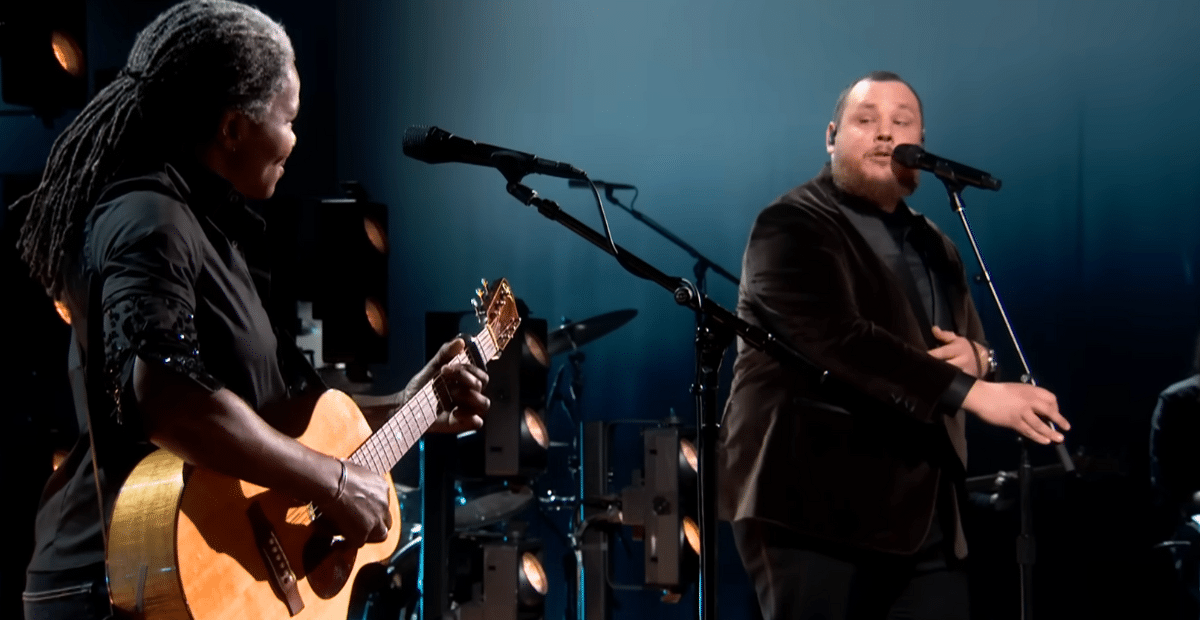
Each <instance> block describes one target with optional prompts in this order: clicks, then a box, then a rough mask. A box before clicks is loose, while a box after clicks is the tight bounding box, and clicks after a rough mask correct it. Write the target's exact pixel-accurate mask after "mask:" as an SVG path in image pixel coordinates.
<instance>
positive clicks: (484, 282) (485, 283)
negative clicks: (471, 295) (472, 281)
mask: <svg viewBox="0 0 1200 620" xmlns="http://www.w3.org/2000/svg"><path fill="white" fill-rule="evenodd" d="M479 281H480V282H481V283H482V284H483V290H485V291H486V290H487V288H488V281H487V278H480V279H479Z"/></svg>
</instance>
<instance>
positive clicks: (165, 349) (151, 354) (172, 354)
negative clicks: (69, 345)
mask: <svg viewBox="0 0 1200 620" xmlns="http://www.w3.org/2000/svg"><path fill="white" fill-rule="evenodd" d="M135 357H140V358H142V360H143V361H144V362H146V363H157V364H162V365H163V366H166V367H167V368H170V369H172V370H174V371H176V372H178V373H179V374H181V375H183V376H186V377H188V378H190V379H191V380H193V381H195V382H196V384H197V385H199V386H200V387H202V388H204V389H205V390H208V391H209V392H215V391H216V390H219V389H221V383H220V382H219V381H217V380H216V379H215V378H214V377H213V376H212V375H210V374H209V373H208V371H206V370H205V369H204V363H203V362H202V361H201V360H200V344H199V342H197V338H196V325H195V317H194V316H193V315H192V312H191V310H190V309H189V308H187V307H186V306H184V305H183V304H182V303H180V302H179V301H176V300H173V299H169V298H156V297H148V296H130V297H126V298H124V299H121V300H119V301H117V302H116V303H113V304H109V305H106V306H105V309H104V360H105V376H106V377H107V379H108V386H109V389H110V390H111V391H112V397H113V401H114V402H115V403H116V404H117V412H118V415H119V416H121V417H124V415H125V412H126V411H128V410H129V406H130V404H131V403H132V402H133V401H132V400H130V399H131V398H132V397H133V395H132V392H131V387H132V385H133V383H132V380H133V363H134V359H135Z"/></svg>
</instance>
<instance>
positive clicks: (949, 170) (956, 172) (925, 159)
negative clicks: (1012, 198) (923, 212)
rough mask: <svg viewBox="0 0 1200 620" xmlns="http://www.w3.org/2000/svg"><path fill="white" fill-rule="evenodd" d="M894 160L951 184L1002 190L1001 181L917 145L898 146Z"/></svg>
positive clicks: (893, 150) (894, 153)
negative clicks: (925, 171) (930, 173)
mask: <svg viewBox="0 0 1200 620" xmlns="http://www.w3.org/2000/svg"><path fill="white" fill-rule="evenodd" d="M892 160H893V161H895V162H896V163H898V164H900V165H901V166H904V167H906V168H919V169H921V170H928V171H929V172H932V173H933V174H934V175H935V176H937V177H939V178H941V179H944V180H946V181H950V182H951V183H962V184H963V185H970V186H972V187H978V188H980V189H990V190H999V189H1000V179H997V178H994V177H992V175H990V174H988V173H986V172H984V171H982V170H976V169H974V168H972V167H970V166H964V165H962V164H960V163H957V162H953V161H950V160H949V159H943V158H941V157H938V156H937V155H934V154H933V153H928V152H926V151H925V149H923V148H921V147H920V146H917V145H916V144H900V145H898V146H896V148H894V149H892Z"/></svg>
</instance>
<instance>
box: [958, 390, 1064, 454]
mask: <svg viewBox="0 0 1200 620" xmlns="http://www.w3.org/2000/svg"><path fill="white" fill-rule="evenodd" d="M962 406H963V409H966V410H967V411H970V412H971V413H974V414H975V415H977V416H979V418H980V419H982V420H983V421H984V422H987V423H988V424H994V425H996V426H1003V427H1005V428H1011V429H1013V430H1014V431H1017V432H1018V433H1021V434H1022V435H1024V436H1025V437H1028V438H1029V439H1032V440H1033V441H1036V442H1038V443H1040V444H1043V445H1045V444H1049V443H1052V442H1053V443H1061V442H1062V441H1063V434H1062V433H1060V432H1058V431H1055V430H1054V429H1052V428H1050V425H1049V424H1047V423H1046V420H1049V421H1051V422H1053V423H1054V424H1057V425H1058V427H1059V428H1060V429H1062V430H1070V429H1071V423H1070V422H1067V419H1066V418H1064V417H1062V414H1060V413H1059V412H1058V398H1056V397H1055V396H1054V394H1052V393H1051V392H1050V391H1048V390H1045V389H1043V388H1040V387H1037V386H1034V385H1027V384H1024V383H992V382H990V381H976V382H975V385H973V386H972V387H971V390H970V391H969V392H967V397H966V398H965V399H964V400H963V405H962Z"/></svg>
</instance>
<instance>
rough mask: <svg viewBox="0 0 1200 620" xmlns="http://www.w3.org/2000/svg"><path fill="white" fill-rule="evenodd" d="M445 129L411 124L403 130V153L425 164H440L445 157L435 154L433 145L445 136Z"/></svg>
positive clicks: (435, 150)
mask: <svg viewBox="0 0 1200 620" xmlns="http://www.w3.org/2000/svg"><path fill="white" fill-rule="evenodd" d="M445 135H449V134H446V132H445V131H442V130H441V129H438V128H437V127H431V126H429V125H413V126H411V127H409V128H408V129H406V130H404V147H403V148H404V154H405V155H408V156H409V157H411V158H413V159H415V160H418V161H423V162H425V163H427V164H440V163H442V162H444V161H446V159H445V158H444V157H438V156H437V154H436V153H437V149H436V148H434V145H435V144H436V143H437V142H438V141H440V140H441V139H442V138H444V137H445Z"/></svg>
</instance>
